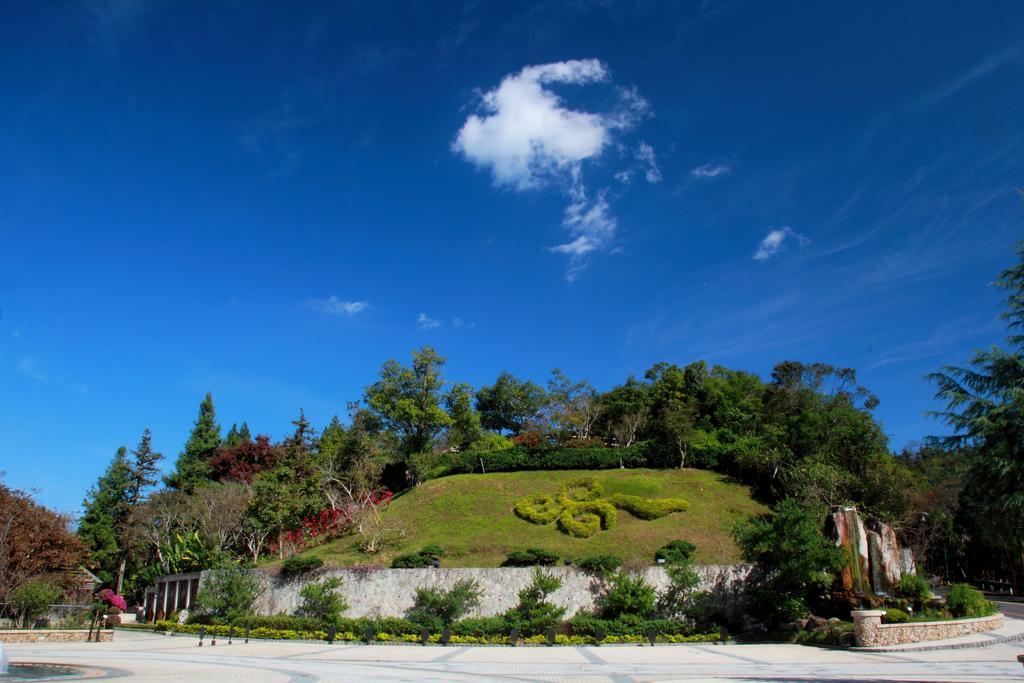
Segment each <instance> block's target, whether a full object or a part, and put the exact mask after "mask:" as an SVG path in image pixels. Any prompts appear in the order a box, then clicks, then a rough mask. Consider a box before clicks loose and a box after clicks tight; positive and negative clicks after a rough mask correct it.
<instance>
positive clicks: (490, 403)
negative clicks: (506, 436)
mask: <svg viewBox="0 0 1024 683" xmlns="http://www.w3.org/2000/svg"><path fill="white" fill-rule="evenodd" d="M546 402H547V397H546V395H545V394H544V389H542V388H541V387H539V386H537V385H536V384H534V383H533V382H529V381H523V380H519V379H516V378H515V377H514V376H512V375H511V374H510V373H508V372H503V373H501V374H500V375H498V379H497V380H495V382H494V384H492V385H490V386H485V387H482V388H481V389H480V390H479V391H477V392H476V409H477V411H479V413H480V423H481V425H482V426H483V427H484V429H493V430H494V431H496V432H502V431H507V432H509V433H510V434H513V435H515V434H518V433H519V432H521V431H522V430H523V427H525V426H526V424H527V423H528V422H529V421H530V420H533V419H535V418H536V417H537V415H538V414H539V413H540V411H541V409H542V408H543V407H544V405H545V404H546Z"/></svg>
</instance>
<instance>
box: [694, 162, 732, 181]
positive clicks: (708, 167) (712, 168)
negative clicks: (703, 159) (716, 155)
mask: <svg viewBox="0 0 1024 683" xmlns="http://www.w3.org/2000/svg"><path fill="white" fill-rule="evenodd" d="M731 171H732V167H731V166H729V164H724V163H723V164H701V165H700V166H698V167H697V168H695V169H693V170H692V171H690V175H691V176H693V177H694V178H717V177H718V176H720V175H725V174H727V173H729V172H731Z"/></svg>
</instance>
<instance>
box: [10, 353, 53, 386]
mask: <svg viewBox="0 0 1024 683" xmlns="http://www.w3.org/2000/svg"><path fill="white" fill-rule="evenodd" d="M18 372H20V373H21V374H22V375H24V376H25V377H28V378H29V379H34V380H35V381H37V382H42V383H44V384H45V383H47V382H49V381H50V376H49V375H48V374H46V373H45V372H43V371H41V370H40V369H39V368H38V367H36V362H35V361H34V360H33V359H31V358H28V357H24V358H21V359H19V360H18Z"/></svg>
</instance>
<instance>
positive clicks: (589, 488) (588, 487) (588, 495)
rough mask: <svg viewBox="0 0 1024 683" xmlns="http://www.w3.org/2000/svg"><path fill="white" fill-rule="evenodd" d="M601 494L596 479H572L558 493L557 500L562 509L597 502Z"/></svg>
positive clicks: (601, 490)
mask: <svg viewBox="0 0 1024 683" xmlns="http://www.w3.org/2000/svg"><path fill="white" fill-rule="evenodd" d="M603 492H604V491H603V489H602V488H601V485H600V484H598V483H597V480H596V479H593V478H591V477H586V478H583V479H574V480H573V481H570V482H569V483H568V484H566V485H565V486H563V487H562V489H561V490H560V491H559V492H558V496H557V500H558V502H559V504H560V505H562V507H572V506H574V505H577V504H579V503H584V502H587V501H593V500H597V499H598V498H600V497H601V494H602V493H603Z"/></svg>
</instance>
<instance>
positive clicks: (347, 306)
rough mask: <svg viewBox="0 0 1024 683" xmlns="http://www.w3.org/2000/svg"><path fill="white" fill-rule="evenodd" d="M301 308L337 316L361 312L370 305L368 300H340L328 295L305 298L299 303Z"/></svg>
mask: <svg viewBox="0 0 1024 683" xmlns="http://www.w3.org/2000/svg"><path fill="white" fill-rule="evenodd" d="M299 306H300V307H301V308H308V309H310V310H313V311H317V312H318V313H326V314H327V315H336V316H339V317H344V316H350V315H355V314H357V313H362V312H363V311H365V310H366V309H367V308H369V307H370V302H369V301H342V300H341V299H339V298H338V297H336V296H335V295H333V294H332V295H330V296H329V297H327V298H326V299H306V300H305V301H303V302H302V303H301V304H299Z"/></svg>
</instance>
